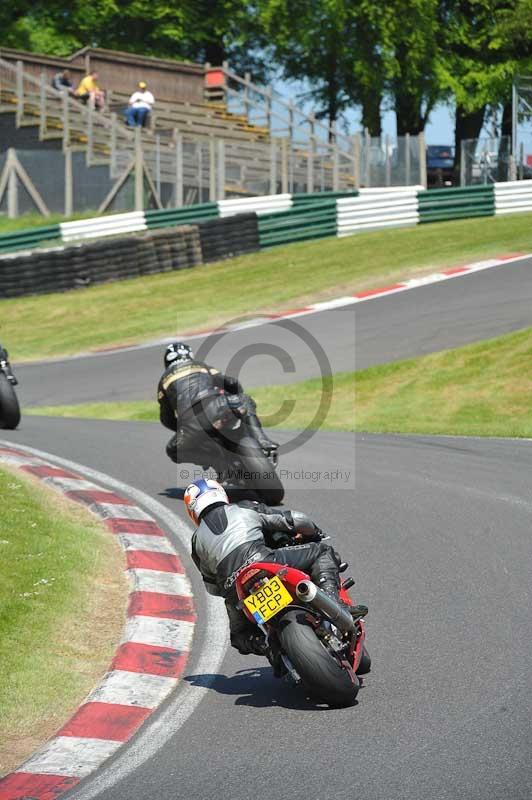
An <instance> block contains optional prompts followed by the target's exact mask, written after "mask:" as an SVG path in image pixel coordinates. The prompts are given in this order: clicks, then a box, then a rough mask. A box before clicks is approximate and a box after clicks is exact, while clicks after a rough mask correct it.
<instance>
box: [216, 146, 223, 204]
mask: <svg viewBox="0 0 532 800" xmlns="http://www.w3.org/2000/svg"><path fill="white" fill-rule="evenodd" d="M216 199H217V200H225V142H224V140H223V139H218V193H217V197H216Z"/></svg>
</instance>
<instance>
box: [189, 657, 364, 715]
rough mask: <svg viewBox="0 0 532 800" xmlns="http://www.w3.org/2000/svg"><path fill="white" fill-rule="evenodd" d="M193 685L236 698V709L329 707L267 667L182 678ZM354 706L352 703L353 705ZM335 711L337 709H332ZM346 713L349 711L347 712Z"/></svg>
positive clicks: (297, 709) (320, 709)
mask: <svg viewBox="0 0 532 800" xmlns="http://www.w3.org/2000/svg"><path fill="white" fill-rule="evenodd" d="M184 679H185V680H186V681H188V682H189V683H191V684H192V685H193V686H206V687H208V688H209V689H213V690H214V691H216V692H219V693H220V694H226V695H238V697H237V699H236V700H235V705H237V706H252V707H253V708H271V707H275V706H278V707H280V708H288V709H292V710H294V711H332V710H333V709H331V708H329V706H326V705H321V704H318V703H316V702H313V701H312V700H310V699H307V698H306V697H305V695H304V690H303V689H302V688H301V687H300V686H291V685H289V684H288V683H286V682H285V681H282V680H278V679H277V678H274V677H273V674H272V671H271V668H270V667H252V668H250V669H242V670H240V671H239V672H237V673H236V674H235V675H231V676H227V675H220V674H218V675H211V674H208V673H204V674H201V675H185V677H184ZM355 705H356V704H355ZM334 710H335V711H338V709H334ZM347 710H349V709H347Z"/></svg>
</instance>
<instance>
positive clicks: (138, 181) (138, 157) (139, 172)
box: [135, 126, 144, 211]
mask: <svg viewBox="0 0 532 800" xmlns="http://www.w3.org/2000/svg"><path fill="white" fill-rule="evenodd" d="M142 161H143V158H142V142H141V138H140V127H138V126H137V127H136V128H135V211H142V210H143V208H144V169H143V163H142Z"/></svg>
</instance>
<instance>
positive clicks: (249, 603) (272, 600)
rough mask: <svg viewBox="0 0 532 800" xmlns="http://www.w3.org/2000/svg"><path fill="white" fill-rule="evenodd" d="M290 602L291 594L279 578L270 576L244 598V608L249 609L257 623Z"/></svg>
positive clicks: (268, 617)
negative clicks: (262, 584)
mask: <svg viewBox="0 0 532 800" xmlns="http://www.w3.org/2000/svg"><path fill="white" fill-rule="evenodd" d="M291 602H292V595H291V594H290V592H289V591H288V590H287V589H285V587H284V585H283V584H282V583H281V581H280V580H279V578H270V580H269V581H268V582H267V583H265V584H264V586H261V587H260V589H258V590H257V591H256V592H253V594H250V595H249V596H248V597H245V598H244V603H245V605H246V608H247V609H248V610H249V611H251V613H252V614H253V616H254V617H255V620H256V621H257V622H258V623H259V624H262V623H263V622H266V620H268V619H270V618H271V617H273V616H275V614H277V613H278V612H279V611H281V610H282V609H283V608H285V607H286V606H287V605H289V604H290V603H291Z"/></svg>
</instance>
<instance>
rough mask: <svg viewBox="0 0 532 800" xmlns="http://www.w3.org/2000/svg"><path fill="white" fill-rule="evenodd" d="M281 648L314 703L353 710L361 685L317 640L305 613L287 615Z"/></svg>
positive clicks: (280, 626) (282, 627) (284, 617)
mask: <svg viewBox="0 0 532 800" xmlns="http://www.w3.org/2000/svg"><path fill="white" fill-rule="evenodd" d="M279 639H280V642H281V647H282V649H283V650H284V652H285V653H286V655H287V656H288V658H289V659H290V661H291V662H292V664H293V665H294V667H295V669H296V671H297V672H298V674H299V676H300V678H301V681H302V683H303V686H304V687H305V689H307V691H308V692H309V694H310V695H311V696H312V697H313V698H314V699H316V700H320V701H322V702H324V703H328V704H329V705H330V706H335V707H338V706H341V707H346V706H352V705H353V704H354V702H355V700H356V696H357V694H358V690H359V688H360V682H359V680H358V678H357V676H356V675H355V674H354V673H352V672H349V671H348V670H347V669H346V668H344V667H343V666H342V665H341V664H340V662H339V661H338V659H337V658H336V656H334V655H333V654H332V653H331V652H330V651H329V650H328V649H327V647H326V646H325V645H324V644H323V643H322V642H321V641H320V640H319V639H318V637H317V636H316V634H315V632H314V629H313V628H312V626H311V625H310V624H309V622H308V621H307V620H306V615H305V612H304V611H301V610H294V611H288V612H287V613H286V614H285V615H284V616H283V618H282V620H281V621H280V624H279Z"/></svg>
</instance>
